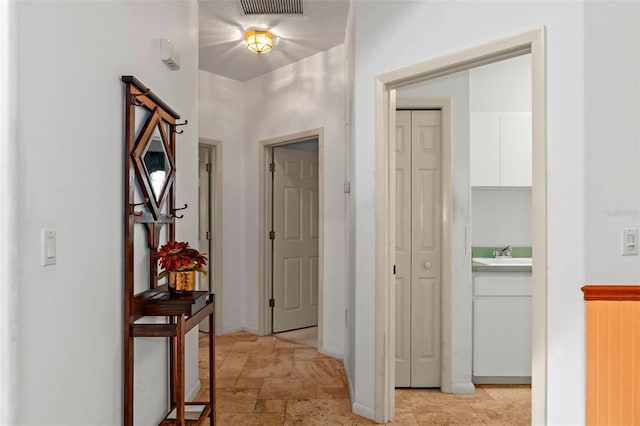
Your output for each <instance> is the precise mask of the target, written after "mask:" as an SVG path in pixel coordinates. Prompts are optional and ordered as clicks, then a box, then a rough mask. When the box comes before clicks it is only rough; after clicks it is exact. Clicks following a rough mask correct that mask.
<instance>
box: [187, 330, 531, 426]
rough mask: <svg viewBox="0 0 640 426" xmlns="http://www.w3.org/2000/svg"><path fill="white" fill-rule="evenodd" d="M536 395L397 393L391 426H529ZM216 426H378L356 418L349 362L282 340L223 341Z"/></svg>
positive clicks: (497, 388)
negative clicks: (348, 379)
mask: <svg viewBox="0 0 640 426" xmlns="http://www.w3.org/2000/svg"><path fill="white" fill-rule="evenodd" d="M207 347H208V335H206V334H201V335H200V364H201V368H200V379H201V381H202V384H203V388H202V389H201V390H200V393H199V394H198V396H197V397H196V400H206V399H207V393H208V387H207V386H206V383H207V382H208V380H207V379H208V372H207V359H208V351H207ZM530 405H531V387H530V386H528V385H511V386H503V385H483V386H477V387H476V392H475V393H474V394H472V395H471V394H468V395H460V394H457V395H452V394H444V393H442V392H440V391H439V390H432V389H398V390H396V417H395V419H394V421H393V422H391V423H388V424H389V425H529V424H530V423H531V410H530ZM216 409H217V417H216V424H217V425H218V426H227V425H241V426H245V425H305V426H306V425H331V426H333V425H374V424H376V423H374V422H372V421H370V420H368V419H365V418H364V417H360V416H358V415H355V414H353V413H351V402H350V400H349V390H348V388H347V383H346V379H345V374H344V367H343V365H342V361H340V360H338V359H335V358H331V357H329V356H326V355H322V354H320V353H318V351H317V350H316V349H314V348H309V347H308V346H304V345H301V344H298V343H294V342H289V341H286V340H283V339H280V338H277V337H274V336H264V337H260V336H256V335H253V334H249V333H243V332H241V333H233V334H229V335H224V336H218V337H216Z"/></svg>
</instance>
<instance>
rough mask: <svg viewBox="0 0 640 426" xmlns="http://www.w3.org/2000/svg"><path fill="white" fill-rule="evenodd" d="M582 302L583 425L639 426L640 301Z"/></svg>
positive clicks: (618, 299) (628, 299) (629, 287)
mask: <svg viewBox="0 0 640 426" xmlns="http://www.w3.org/2000/svg"><path fill="white" fill-rule="evenodd" d="M625 288H628V289H631V288H634V289H637V288H638V287H636V286H633V287H632V286H628V287H625ZM583 290H584V289H583ZM585 299H587V307H586V321H587V324H586V329H587V392H586V398H587V401H586V407H587V413H586V414H587V415H586V420H587V425H599V426H604V425H606V426H613V425H640V301H637V300H635V297H632V298H621V297H618V298H608V299H609V300H595V299H594V298H588V297H587V291H585ZM604 299H607V298H606V297H605V298H604Z"/></svg>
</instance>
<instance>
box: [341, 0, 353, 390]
mask: <svg viewBox="0 0 640 426" xmlns="http://www.w3.org/2000/svg"><path fill="white" fill-rule="evenodd" d="M353 9H354V2H350V3H349V15H348V17H347V28H346V29H345V40H344V49H345V123H346V124H347V125H346V126H345V129H344V133H345V180H348V181H349V183H350V193H349V194H347V198H346V203H345V228H344V235H345V238H344V241H345V247H346V252H345V255H346V268H345V283H346V286H345V292H344V298H345V307H346V309H347V313H346V321H345V322H346V329H345V342H344V370H345V373H346V376H347V381H348V384H349V392H350V397H351V401H355V381H356V380H355V379H356V365H355V352H356V347H355V346H356V333H355V315H356V314H355V312H356V297H355V290H356V289H355V285H354V283H355V277H356V267H355V266H356V264H355V254H356V246H355V237H356V223H355V218H356V211H355V201H356V197H355V188H356V185H355V181H354V180H355V176H354V173H353V171H354V170H355V155H354V144H353V140H354V139H355V137H354V136H355V126H354V125H353V116H354V103H353V101H354V85H355V68H354V67H355V26H354V10H353Z"/></svg>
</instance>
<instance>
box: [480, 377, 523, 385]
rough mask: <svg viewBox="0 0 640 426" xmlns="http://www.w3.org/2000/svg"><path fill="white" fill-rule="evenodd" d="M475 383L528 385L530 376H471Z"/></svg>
mask: <svg viewBox="0 0 640 426" xmlns="http://www.w3.org/2000/svg"><path fill="white" fill-rule="evenodd" d="M472 379H473V383H475V384H477V385H530V384H531V376H472Z"/></svg>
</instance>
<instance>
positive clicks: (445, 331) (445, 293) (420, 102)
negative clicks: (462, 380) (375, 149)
mask: <svg viewBox="0 0 640 426" xmlns="http://www.w3.org/2000/svg"><path fill="white" fill-rule="evenodd" d="M400 108H402V109H420V108H429V109H438V110H440V113H441V121H442V127H441V133H440V135H441V138H442V140H441V144H442V145H441V146H442V151H441V157H440V164H441V176H442V181H441V193H442V211H441V212H440V214H441V216H440V217H441V225H442V236H441V242H440V244H441V250H440V251H441V258H440V271H441V272H440V282H441V292H440V294H441V296H440V318H441V323H440V330H441V336H440V360H441V361H440V362H441V368H440V388H441V389H442V391H443V392H453V393H458V392H456V391H455V390H453V389H454V385H453V382H452V381H453V377H452V376H451V360H452V358H453V354H452V353H451V344H450V343H448V342H450V341H451V339H447V338H446V337H445V336H451V317H452V312H451V270H452V258H451V245H452V241H451V235H452V228H453V222H452V221H451V218H452V217H453V214H452V213H453V211H452V209H453V188H452V168H451V144H452V140H451V126H452V121H451V114H452V111H451V98H439V97H434V98H397V99H396V108H395V109H400ZM394 127H395V126H394ZM389 135H390V138H389V143H390V150H391V151H393V152H395V146H396V141H395V132H390V134H389ZM394 162H395V160H394ZM395 187H396V186H395V183H393V184H392V185H391V187H390V192H391V193H390V197H391V199H393V200H395V199H396V195H395ZM394 211H395V209H394ZM394 221H395V220H394ZM391 223H393V222H391ZM393 229H395V228H393ZM394 245H395V244H394ZM394 297H395V296H394ZM394 306H395V305H394ZM393 318H395V314H394V315H393ZM393 329H394V330H395V324H394V325H393ZM393 345H394V347H393V348H391V349H390V350H391V352H392V353H395V339H394V340H393ZM392 362H393V368H392V369H393V370H394V371H395V360H392ZM394 376H395V373H394ZM393 383H394V387H395V380H393ZM473 389H474V388H473V385H472V388H471V392H473ZM464 393H467V392H464Z"/></svg>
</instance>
